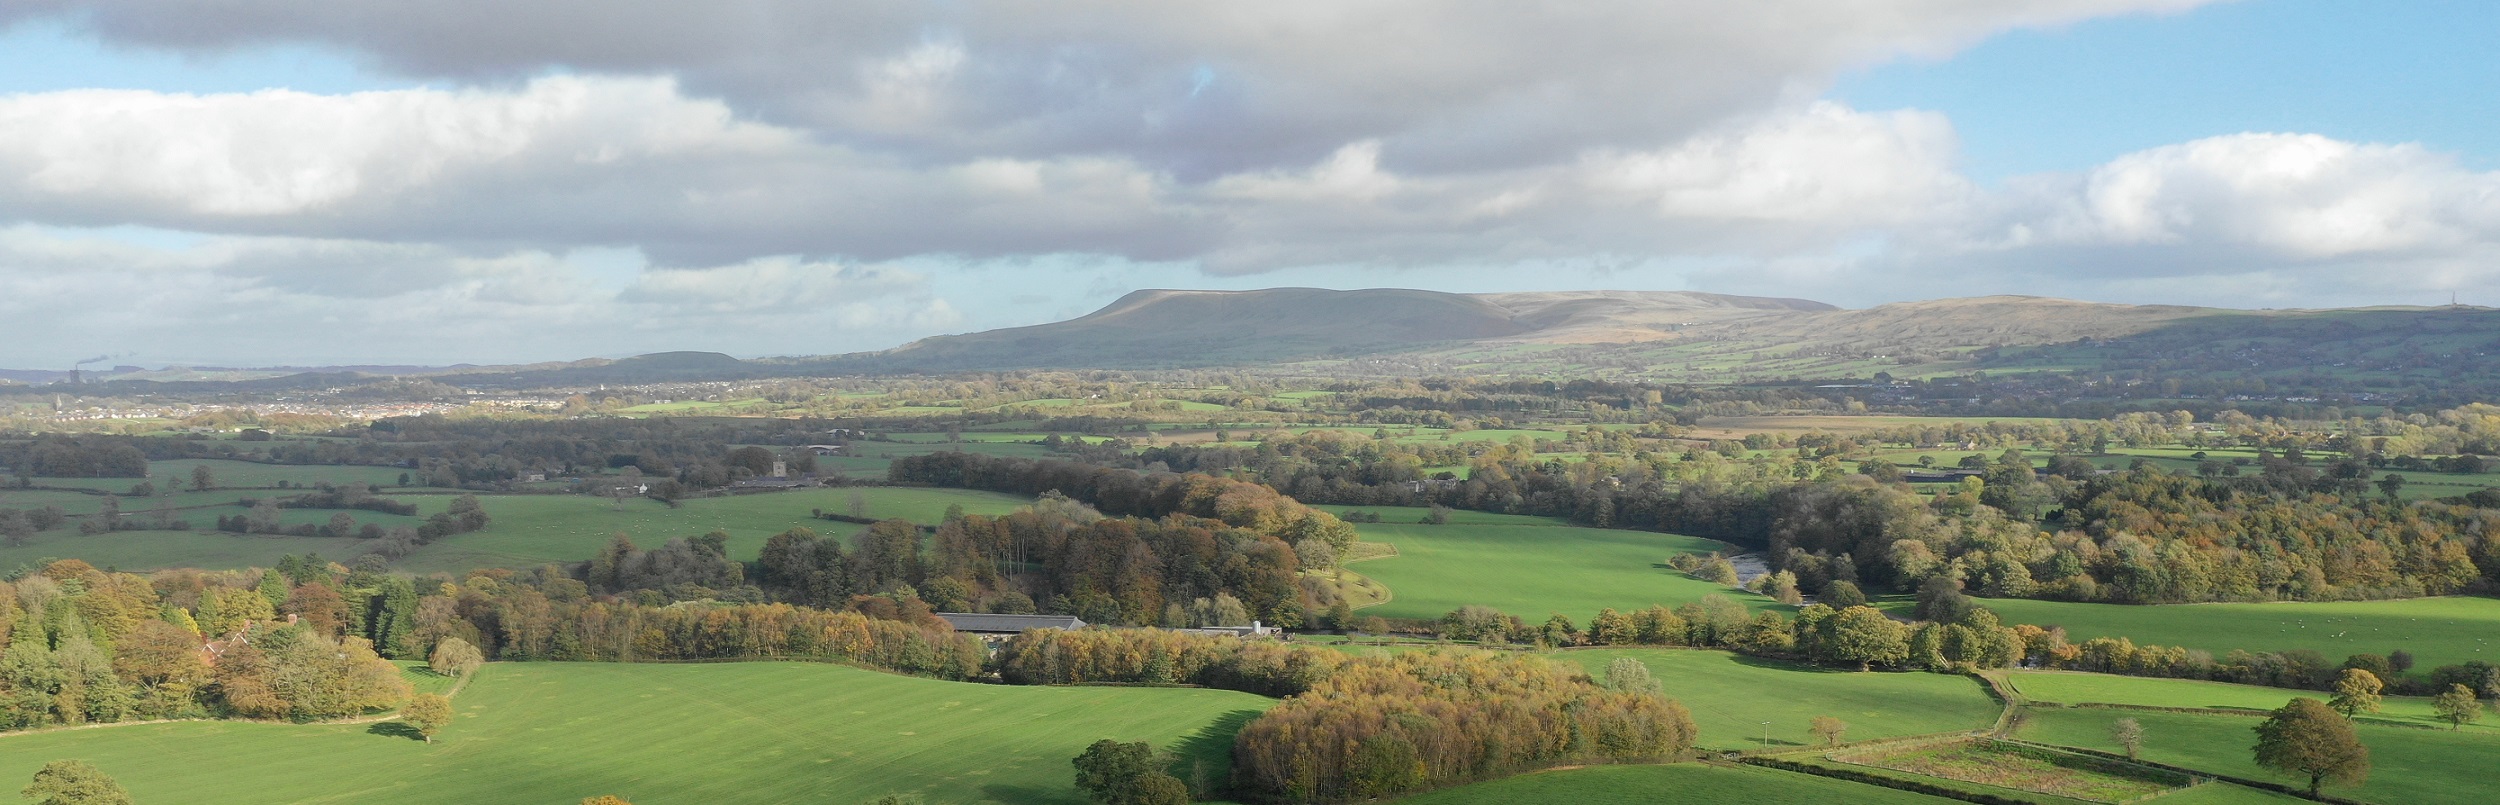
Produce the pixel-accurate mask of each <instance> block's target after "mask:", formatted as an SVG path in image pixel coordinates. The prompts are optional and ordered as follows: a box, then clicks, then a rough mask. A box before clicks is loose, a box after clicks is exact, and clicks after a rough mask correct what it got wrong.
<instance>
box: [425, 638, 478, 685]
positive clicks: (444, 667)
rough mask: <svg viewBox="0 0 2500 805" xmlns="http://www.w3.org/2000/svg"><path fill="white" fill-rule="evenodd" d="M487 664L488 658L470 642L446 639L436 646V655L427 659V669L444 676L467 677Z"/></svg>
mask: <svg viewBox="0 0 2500 805" xmlns="http://www.w3.org/2000/svg"><path fill="white" fill-rule="evenodd" d="M485 664H486V656H485V655H484V654H481V653H479V652H478V650H477V647H476V646H472V645H469V641H466V640H462V639H460V638H457V637H446V638H443V639H442V641H441V642H438V643H435V644H434V653H433V654H432V655H430V656H429V657H427V658H426V667H427V668H429V669H432V670H433V671H434V673H438V674H442V675H444V676H467V675H469V674H470V673H471V672H474V671H476V670H477V669H478V666H481V665H485Z"/></svg>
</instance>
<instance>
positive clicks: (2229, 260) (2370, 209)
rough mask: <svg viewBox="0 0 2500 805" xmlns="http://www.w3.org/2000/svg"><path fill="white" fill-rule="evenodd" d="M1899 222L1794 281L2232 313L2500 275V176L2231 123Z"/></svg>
mask: <svg viewBox="0 0 2500 805" xmlns="http://www.w3.org/2000/svg"><path fill="white" fill-rule="evenodd" d="M1888 234H1889V237H1890V241H1889V243H1888V247H1887V248H1886V249H1884V250H1882V251H1880V252H1878V253H1874V254H1868V255H1859V256H1855V257H1851V258H1847V259H1827V260H1820V261H1809V262H1807V263H1801V264H1795V265H1791V266H1789V269H1790V270H1791V271H1792V272H1793V273H1790V274H1788V275H1787V277H1788V278H1789V279H1791V280H1797V281H1805V280H1806V278H1809V277H1811V278H1813V279H1814V281H1819V282H1822V283H1824V284H1825V285H1826V287H1833V288H1835V289H1836V290H1837V289H1845V290H1842V292H1843V293H1846V294H1853V295H1866V296H1872V297H1873V298H1877V299H1882V298H1886V297H1885V296H1884V294H1885V293H1886V292H1885V291H1882V290H1879V289H1880V288H1881V287H1882V286H1885V285H1900V284H1902V283H1905V282H1908V283H1913V286H1912V287H1919V288H1935V289H1950V292H1951V293H1953V294H1955V295H1963V294H1973V293H2032V294H2054V295H2069V296H2076V297H2081V298H2098V299H2112V300H2119V301H2138V302H2175V303H2196V304H2207V305H2217V306H2237V307H2254V306H2336V305H2350V304H2369V303H2376V302H2384V301H2407V302H2413V303H2417V304H2428V303H2436V302H2444V301H2446V297H2447V294H2446V292H2447V291H2451V290H2467V291H2471V290H2474V289H2476V288H2478V287H2489V286H2490V285H2491V284H2493V283H2495V282H2500V172H2489V171H2475V170H2472V169H2470V168H2467V167H2465V166H2463V165H2461V164H2459V162H2458V161H2457V160H2456V158H2455V157H2453V156H2451V155H2448V154H2442V153H2438V152H2434V151H2430V150H2428V149H2425V148H2423V147H2421V146H2419V145H2410V144H2373V143H2352V142H2344V141H2340V140H2335V139H2332V138H2328V137H2323V136H2319V135H2314V134H2273V133H2243V134H2232V135H2225V136H2219V137H2210V138H2205V139H2200V140H2196V141H2192V142H2187V143H2180V144H2176V145H2169V146H2162V147H2158V148H2152V149H2147V150H2144V151H2139V152H2136V153H2131V154H2125V155H2121V156H2119V157H2117V158H2115V159H2112V160H2110V161H2109V162H2107V163H2104V164H2102V165H2100V166H2097V167H2095V168H2093V169H2091V170H2088V171H2083V172H2080V173H2074V174H2056V175H2043V176H2030V177H2022V178H2019V179H2017V180H2015V181H2013V182H2010V183H2009V184H2008V186H2007V187H2005V188H2003V189H2001V190H1995V191H1989V192H1974V193H1973V194H1971V195H1970V196H1969V198H1968V201H1967V202H1965V203H1964V204H1962V205H1961V206H1960V211H1959V213H1958V214H1956V215H1952V216H1947V217H1942V218H1939V219H1936V220H1934V221H1931V222H1928V223H1927V224H1925V225H1920V226H1904V227H1897V228H1893V229H1891V230H1890V231H1889V232H1888ZM1777 275H1778V273H1777V272H1771V273H1768V274H1761V275H1756V276H1777ZM1723 279H1726V280H1729V281H1732V282H1743V281H1744V280H1743V277H1742V276H1741V274H1740V275H1732V276H1727V277H1723ZM1890 293H1891V295H1892V297H1893V298H1898V295H1899V293H1900V292H1899V291H1897V290H1895V291H1892V292H1890Z"/></svg>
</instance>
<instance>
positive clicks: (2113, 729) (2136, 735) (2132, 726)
mask: <svg viewBox="0 0 2500 805" xmlns="http://www.w3.org/2000/svg"><path fill="white" fill-rule="evenodd" d="M2109 739H2110V740H2111V741H2115V742H2117V744H2118V748H2120V749H2125V750H2127V759H2128V760H2134V759H2135V756H2136V754H2137V753H2139V752H2142V751H2143V750H2144V722H2141V721H2137V720H2135V719H2132V718H2122V719H2118V720H2117V721H2113V722H2110V725H2109Z"/></svg>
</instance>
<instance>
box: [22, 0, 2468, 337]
mask: <svg viewBox="0 0 2500 805" xmlns="http://www.w3.org/2000/svg"><path fill="white" fill-rule="evenodd" d="M1549 6H1551V7H1549ZM2495 34H2500V4H2493V3H2488V2H2456V1H2452V0H2406V2H2396V3H2352V2H2349V1H2348V0H2346V1H2344V2H2335V1H2332V0H2235V1H2234V0H1889V1H1888V2H1869V0H1756V1H1755V2H1747V3H1725V2H1717V1H1716V0H1643V1H1641V2H1597V1H1595V0H1592V1H1591V2H1582V3H1570V4H1560V5H1558V6H1557V5H1554V4H1527V3H1516V2H1509V1H1508V0H1485V1H1484V2H1450V1H1448V0H1444V1H1443V2H1431V3H1424V2H1402V1H1393V0H1372V1H1369V2H1365V1H1363V0H1355V1H1353V2H1348V1H1347V0H1275V1H1274V2H1264V3H1192V2H1179V3H1175V2H1168V0H1167V1H1166V2H1113V1H1108V0H1101V1H1096V2H1085V1H1084V0H1075V1H1072V2H1066V3H1056V4H1024V3H1000V2H944V3H929V2H846V3H822V2H812V1H810V0H719V1H718V2H710V3H699V4H694V3H679V2H659V0H601V1H600V2H589V0H416V1H415V2H409V1H408V0H391V1H390V2H382V0H326V1H325V2H308V1H306V0H112V2H105V1H104V0H11V2H8V3H5V4H0V366H6V367H13V368H67V366H68V365H69V364H71V363H72V362H75V361H78V360H81V359H85V358H90V357H96V356H111V358H112V360H113V361H114V362H116V363H131V364H138V365H146V366H163V365H223V366H271V365H292V366H316V365H338V364H448V363H462V362H465V363H516V362H531V361H545V360H571V359H577V358H583V357H599V356H603V357H621V356H626V355H634V354H641V353H647V352H655V351H665V350H709V351H719V352H726V353H730V354H733V355H739V356H741V357H755V356H769V355H810V354H830V353H839V352H849V351H858V350H869V349H882V348H886V347H891V346H895V345H898V344H901V343H904V342H907V341H910V340H912V339H916V338H920V337H924V336H928V335H933V334H939V333H948V332H964V331H972V330H982V329H990V328H995V327H1007V326H1020V325H1027V324H1035V323H1041V322H1046V321H1054V320H1058V319H1064V318H1069V317H1072V316H1076V315H1081V314H1083V313H1085V312H1088V311H1091V310H1093V309H1096V308H1098V307H1101V306H1102V305H1104V304H1107V303H1109V302H1110V301H1112V300H1113V299H1116V298H1118V297H1119V296H1120V295H1122V294H1124V293H1127V292H1129V291H1133V290H1137V289H1142V288H1236V289H1246V288H1263V287H1278V286H1313V287H1330V288H1366V287H1411V288H1428V289H1434V290H1444V291H1454V292H1488V291H1526V290H1571V289H1628V290H1698V291H1710V292H1717V293H1733V294H1750V295H1763V296H1785V297H1802V298H1809V299H1816V300H1820V301H1825V302H1830V303H1834V304H1839V305H1843V306H1850V307H1862V306H1871V305H1878V304H1884V303H1888V302H1899V301H1912V300H1919V299H1931V298H1943V297H1957V296H1975V295H1985V294H2030V295H2041V296H2058V297H2066V298H2075V299H2086V300H2093V301H2105V302H2120V303H2137V304H2151V303H2159V304H2196V305H2213V306H2223V307H2241V308H2257V307H2273V308H2283V307H2344V306H2359V305H2380V304H2412V305H2427V304H2442V303H2446V302H2447V301H2448V300H2449V298H2450V295H2451V293H2455V294H2458V295H2459V297H2460V298H2461V299H2462V301H2465V302H2468V303H2480V304H2500V293H2495V292H2493V291H2491V290H2489V289H2492V288H2500V282H2495V280H2500V104H2494V103H2491V102H2490V99H2492V98H2495V97H2500V51H2495V50H2494V49H2492V48H2490V47H2488V46H2487V44H2486V43H2487V42H2489V41H2490V40H2491V39H2492V37H2493V36H2494V35H2495Z"/></svg>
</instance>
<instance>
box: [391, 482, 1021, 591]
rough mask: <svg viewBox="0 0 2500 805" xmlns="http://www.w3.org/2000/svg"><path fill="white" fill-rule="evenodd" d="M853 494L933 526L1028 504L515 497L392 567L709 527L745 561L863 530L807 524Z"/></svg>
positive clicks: (438, 566) (567, 554)
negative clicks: (959, 510)
mask: <svg viewBox="0 0 2500 805" xmlns="http://www.w3.org/2000/svg"><path fill="white" fill-rule="evenodd" d="M853 493H857V494H858V495H859V496H860V497H861V498H862V499H863V500H864V501H865V502H866V504H867V506H866V511H867V516H869V517H877V518H886V517H900V518H904V519H908V520H912V521H914V522H918V523H926V524H932V525H934V524H936V523H937V521H938V519H939V518H940V517H941V516H943V515H944V514H945V512H946V507H947V506H949V505H961V506H963V507H964V511H966V512H969V513H972V514H1005V513H1007V512H1010V511H1014V510H1015V509H1016V508H1017V507H1020V506H1023V505H1025V504H1027V503H1030V502H1031V501H1030V500H1027V499H1025V498H1021V497H1017V496H1014V495H1008V494H1002V493H997V492H979V491H972V490H964V489H914V488H902V487H848V488H840V489H807V490H799V491H794V492H769V493H761V494H753V495H736V496H731V497H718V498H692V499H688V500H684V501H681V502H680V505H679V506H678V507H677V508H674V509H672V508H669V507H668V506H667V505H666V504H663V503H660V502H658V501H654V500H648V499H642V498H635V499H630V500H626V501H624V503H623V505H622V506H621V507H620V506H618V505H617V504H616V503H615V502H612V501H609V500H607V499H604V498H594V497H588V496H584V495H514V496H503V497H488V498H482V499H481V500H482V502H483V503H484V504H485V506H486V513H487V514H488V515H489V516H491V517H493V518H494V521H493V523H491V524H489V525H488V526H487V527H486V530H484V531H479V532H476V533H471V534H458V535H454V536H451V537H447V538H444V539H442V540H439V541H437V542H435V543H433V544H431V545H427V546H425V547H424V548H423V549H421V550H419V551H417V553H415V554H413V555H411V556H409V557H408V558H407V559H405V560H402V561H401V562H400V564H399V567H400V569H404V570H413V571H420V572H422V571H430V570H460V569H465V568H470V567H522V566H528V565H536V564H540V563H545V562H577V561H581V560H583V559H588V558H590V554H591V552H593V551H596V550H598V548H599V546H601V545H604V544H607V541H608V539H609V538H610V537H612V536H614V535H615V534H618V533H623V534H626V535H628V536H630V537H632V538H633V539H634V540H635V542H636V543H637V544H647V545H657V544H659V543H661V542H663V541H666V540H667V539H669V538H670V537H691V536H697V535H700V534H704V533H707V532H709V531H711V530H713V529H716V528H717V529H721V530H723V531H727V532H729V555H730V557H731V558H733V559H740V560H752V559H754V558H755V556H756V554H757V552H759V551H761V550H763V547H764V540H765V539H766V538H768V537H771V536H772V535H774V534H779V533H781V532H783V531H787V530H790V529H792V528H797V527H802V526H803V527H807V528H813V529H816V531H817V532H818V533H822V534H830V535H840V536H846V537H847V536H849V535H850V534H851V533H853V532H856V531H858V530H859V529H860V528H861V526H857V525H852V524H850V523H841V522H834V521H830V520H819V519H815V518H814V517H813V516H812V515H811V514H810V513H809V512H810V510H812V509H823V510H825V511H828V512H844V513H847V512H849V511H850V503H851V496H852V494H853ZM417 500H419V505H420V506H423V507H424V509H425V512H426V513H428V514H431V513H432V512H434V511H436V510H438V508H439V507H442V506H447V505H449V501H450V500H451V499H450V498H449V497H444V496H427V497H425V498H419V499H417Z"/></svg>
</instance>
